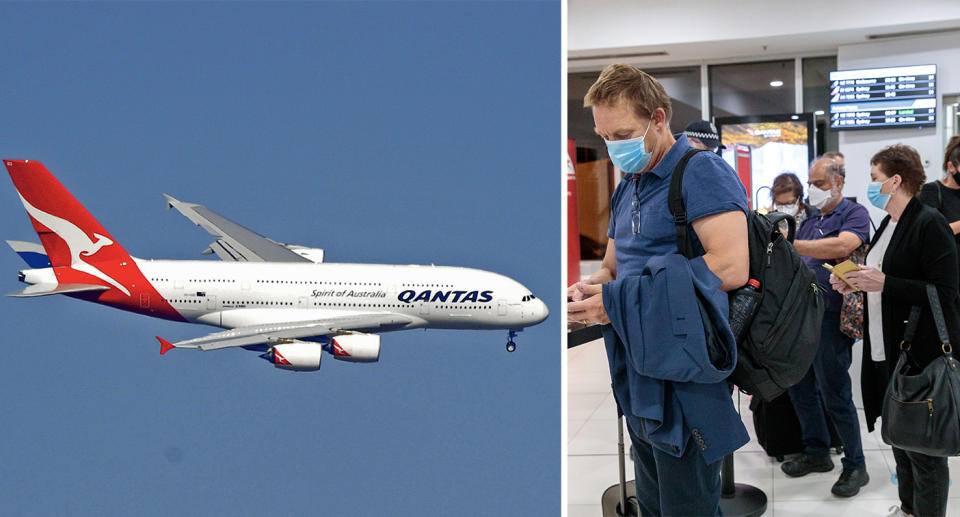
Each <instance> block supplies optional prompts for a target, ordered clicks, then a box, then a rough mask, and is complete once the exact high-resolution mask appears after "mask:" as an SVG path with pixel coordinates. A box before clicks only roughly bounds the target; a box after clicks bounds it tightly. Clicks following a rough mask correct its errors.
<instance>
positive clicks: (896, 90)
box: [830, 65, 937, 129]
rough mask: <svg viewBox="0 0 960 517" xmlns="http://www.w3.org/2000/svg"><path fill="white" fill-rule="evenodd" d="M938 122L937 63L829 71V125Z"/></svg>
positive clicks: (885, 125)
mask: <svg viewBox="0 0 960 517" xmlns="http://www.w3.org/2000/svg"><path fill="white" fill-rule="evenodd" d="M936 122H937V65H914V66H897V67H889V68H868V69H863V70H838V71H835V72H830V128H831V129H870V128H893V127H929V126H934V125H936Z"/></svg>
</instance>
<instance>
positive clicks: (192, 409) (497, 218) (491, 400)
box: [0, 2, 562, 516]
mask: <svg viewBox="0 0 960 517" xmlns="http://www.w3.org/2000/svg"><path fill="white" fill-rule="evenodd" d="M560 56H561V55H560V6H559V4H558V3H551V2H536V3H503V2H495V3H485V2H484V3H282V4H269V5H268V4H257V3H230V4H223V3H201V4H193V3H172V4H167V3H144V4H141V3H136V4H114V3H97V4H81V5H76V4H56V3H53V4H50V3H43V4H38V5H37V4H10V3H4V4H2V5H0V65H2V69H3V74H4V79H3V81H0V99H2V101H3V102H2V107H3V109H2V115H0V116H2V119H3V123H2V124H0V157H3V158H28V159H35V160H40V161H42V162H44V163H45V164H46V165H47V167H48V168H49V169H50V170H51V172H53V173H54V175H56V176H57V177H58V178H59V179H60V180H61V182H62V183H63V184H64V185H65V186H66V187H67V188H68V189H70V190H71V191H72V192H73V194H74V195H75V196H76V197H77V198H78V199H79V200H80V201H81V202H82V203H83V204H84V205H85V206H86V207H87V208H88V209H89V210H90V212H91V213H92V214H93V215H94V216H95V217H96V218H97V219H98V220H99V221H100V223H101V224H103V225H104V227H106V228H107V229H108V230H109V231H110V232H111V233H112V235H113V237H115V238H116V239H117V241H118V242H120V243H121V244H122V245H123V246H124V247H125V248H126V249H127V250H128V251H130V252H131V253H132V254H134V255H136V256H139V257H143V258H179V259H192V258H197V257H198V253H199V252H200V251H201V250H202V249H204V248H205V247H206V245H207V244H208V243H209V241H210V239H209V237H208V236H207V235H206V234H205V233H204V232H203V231H202V230H201V229H199V228H197V227H195V226H193V225H192V224H191V223H189V222H188V221H187V220H186V219H184V218H183V217H182V216H180V215H179V214H177V213H176V212H174V211H170V212H167V211H165V210H164V209H163V208H164V204H163V198H162V197H161V193H162V192H167V193H170V194H172V195H174V196H176V197H178V198H180V199H182V200H185V201H193V202H198V203H203V204H206V205H207V206H209V207H210V208H212V209H214V210H216V211H219V212H221V213H222V214H224V215H226V216H228V217H230V218H232V219H234V220H236V221H238V222H240V223H241V224H245V225H246V226H248V227H251V228H252V229H254V230H256V231H258V232H259V233H261V234H264V235H266V236H269V237H271V238H273V239H275V240H279V241H283V242H292V243H297V244H303V245H308V246H314V247H322V248H325V249H326V252H327V259H328V260H329V261H336V262H372V263H401V264H413V263H421V264H429V263H436V264H438V265H460V266H469V267H476V268H481V269H487V270H491V271H496V272H499V273H503V274H506V275H508V276H510V277H512V278H515V279H517V280H518V281H520V282H521V283H523V284H524V285H526V286H527V287H529V288H530V289H531V290H532V291H533V292H534V293H536V294H538V296H540V297H541V298H544V299H545V300H546V301H547V304H548V306H549V308H550V310H551V313H552V315H551V317H550V318H549V319H548V320H547V321H545V322H544V323H542V324H540V325H539V326H537V327H533V328H531V329H527V330H526V331H524V332H522V333H521V334H520V337H519V338H518V345H519V348H518V350H517V352H515V353H513V354H508V353H507V352H506V351H505V350H504V344H505V342H506V332H499V331H497V332H493V331H408V332H399V333H390V334H385V335H384V336H383V352H382V355H381V361H380V363H378V364H373V365H364V364H347V363H340V362H337V361H333V360H329V358H327V360H325V361H324V364H323V367H322V368H321V370H320V371H318V372H313V373H302V374H294V373H290V372H283V371H279V370H275V369H273V368H271V367H270V366H269V365H268V364H267V363H265V362H264V361H262V360H260V359H258V358H257V356H256V354H255V353H252V352H244V351H241V350H224V351H219V352H208V353H199V352H192V351H181V352H173V353H170V354H167V355H166V356H164V357H162V358H161V356H160V355H159V353H158V345H157V342H156V341H155V340H154V339H153V336H154V335H161V336H164V337H166V338H167V339H170V340H171V341H174V340H179V339H186V338H191V337H196V336H199V335H202V334H205V333H207V332H210V331H212V330H213V329H212V328H211V327H204V326H197V325H188V324H176V323H170V322H164V321H161V320H153V319H150V318H146V317H143V316H139V315H134V314H129V313H124V312H120V311H116V310H112V309H108V308H104V307H100V306H96V305H92V304H85V303H83V302H79V301H76V300H72V299H69V298H66V297H46V298H42V299H30V300H22V299H12V298H6V297H4V298H0V314H2V316H0V317H2V318H3V323H4V328H5V333H6V339H4V344H3V346H4V350H3V352H4V353H3V359H2V360H0V390H2V393H3V396H2V397H0V415H2V422H3V434H4V439H3V440H2V441H0V513H3V514H31V515H65V514H69V515H164V516H167V515H283V514H286V515H293V514H312V515H338V516H339V515H418V516H419V515H451V514H466V515H496V516H499V515H556V514H559V512H560V493H559V492H560V357H561V356H560V354H561V350H562V344H561V338H560V336H561V329H560V325H561V322H562V318H561V317H560V316H559V313H560V306H559V296H560V292H561V289H560V283H559V282H560V280H559V279H560V242H559V239H560V216H559V211H560V200H561V199H562V198H561V195H560V185H559V182H558V181H557V178H558V177H559V175H558V174H557V167H558V165H559V160H558V156H557V142H558V138H559V137H560V136H561V135H559V126H560V79H561V76H560ZM3 182H6V186H5V188H2V187H0V196H3V197H4V198H5V199H6V202H5V203H3V204H2V207H3V208H2V210H3V215H2V217H0V237H3V238H4V239H19V240H31V241H36V240H37V238H36V235H35V234H34V233H33V232H32V230H31V228H30V225H29V222H28V219H27V216H26V214H25V213H24V211H23V209H22V207H21V206H20V204H19V200H18V198H17V196H16V193H15V191H14V189H13V187H12V184H11V183H9V181H7V180H0V183H3ZM3 191H5V193H3ZM0 266H2V270H3V271H6V280H0V287H2V286H3V285H5V286H6V287H5V288H4V289H5V291H4V292H10V291H14V290H16V289H19V288H20V287H21V286H20V284H18V283H17V282H16V271H17V270H19V269H22V268H23V267H24V265H23V264H22V263H21V262H20V261H19V259H18V258H17V257H16V255H14V254H13V253H12V252H11V251H8V252H0Z"/></svg>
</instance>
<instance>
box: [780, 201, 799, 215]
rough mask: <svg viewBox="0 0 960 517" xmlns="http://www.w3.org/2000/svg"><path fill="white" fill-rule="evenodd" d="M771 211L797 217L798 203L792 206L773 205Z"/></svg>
mask: <svg viewBox="0 0 960 517" xmlns="http://www.w3.org/2000/svg"><path fill="white" fill-rule="evenodd" d="M773 209H774V210H776V211H777V212H782V213H784V214H788V215H797V212H799V211H800V203H793V204H792V205H779V204H777V203H774V204H773Z"/></svg>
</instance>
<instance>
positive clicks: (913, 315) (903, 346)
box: [900, 305, 920, 350]
mask: <svg viewBox="0 0 960 517" xmlns="http://www.w3.org/2000/svg"><path fill="white" fill-rule="evenodd" d="M919 320H920V306H919V305H914V306H913V307H911V308H910V318H909V319H908V320H907V328H906V330H904V331H903V341H901V342H900V350H910V345H912V344H913V335H914V334H916V333H917V321H919Z"/></svg>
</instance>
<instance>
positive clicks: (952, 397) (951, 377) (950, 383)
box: [880, 284, 960, 456]
mask: <svg viewBox="0 0 960 517" xmlns="http://www.w3.org/2000/svg"><path fill="white" fill-rule="evenodd" d="M927 298H928V299H929V300H930V310H931V311H932V312H933V319H934V321H935V322H936V326H937V333H938V334H939V335H940V342H941V345H940V349H941V350H942V351H943V355H940V356H938V357H937V358H936V359H934V360H933V361H931V362H930V364H928V365H927V366H925V367H923V368H919V367H918V366H917V364H916V363H915V362H914V361H912V360H911V358H910V346H911V344H912V341H913V335H914V333H915V332H916V330H917V321H918V320H919V319H920V307H918V306H914V307H913V309H911V310H910V319H909V321H907V328H906V331H905V332H904V334H903V341H902V342H901V343H900V357H899V358H898V359H897V366H896V368H894V370H893V372H892V375H891V376H890V383H889V384H887V393H886V395H885V396H884V399H883V423H882V425H881V427H880V435H881V437H882V438H883V441H884V443H887V444H889V445H892V446H894V447H897V448H900V449H903V450H907V451H913V452H919V453H921V454H926V455H928V456H960V368H958V367H960V363H957V361H956V360H955V359H954V358H953V355H952V348H951V345H950V337H949V335H948V334H947V325H946V322H945V321H944V318H943V310H942V309H941V308H940V298H939V297H938V296H937V290H936V288H935V287H934V286H932V285H929V284H928V285H927Z"/></svg>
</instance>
